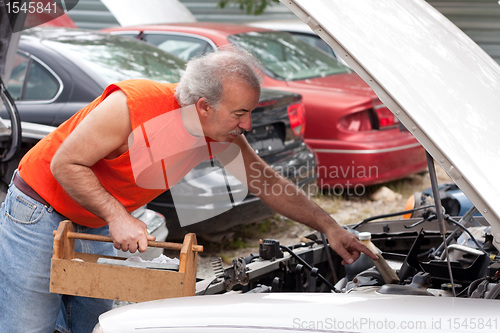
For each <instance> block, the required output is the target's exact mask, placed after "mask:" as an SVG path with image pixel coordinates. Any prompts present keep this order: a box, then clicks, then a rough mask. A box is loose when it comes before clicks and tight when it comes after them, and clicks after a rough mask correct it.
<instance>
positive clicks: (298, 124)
mask: <svg viewBox="0 0 500 333" xmlns="http://www.w3.org/2000/svg"><path fill="white" fill-rule="evenodd" d="M288 118H289V119H290V127H291V128H292V132H293V134H295V135H297V136H299V135H302V134H304V131H305V130H306V112H305V109H304V104H303V103H297V104H291V105H290V106H288Z"/></svg>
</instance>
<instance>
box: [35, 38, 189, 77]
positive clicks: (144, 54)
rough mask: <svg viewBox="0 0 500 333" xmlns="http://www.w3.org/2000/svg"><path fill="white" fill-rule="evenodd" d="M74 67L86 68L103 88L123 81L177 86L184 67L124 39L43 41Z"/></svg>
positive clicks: (164, 55) (176, 61) (161, 53)
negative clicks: (171, 83) (101, 81)
mask: <svg viewBox="0 0 500 333" xmlns="http://www.w3.org/2000/svg"><path fill="white" fill-rule="evenodd" d="M44 43H46V44H47V45H49V46H50V47H51V48H53V49H55V50H57V51H58V52H61V53H64V54H66V55H67V57H68V58H69V59H72V60H73V62H74V63H75V64H76V65H78V66H83V67H85V68H90V69H91V70H92V72H93V73H94V74H95V75H96V76H99V77H100V78H101V79H102V80H104V82H106V83H107V84H110V83H113V82H118V81H122V80H126V79H151V80H155V81H159V82H178V81H179V79H180V75H181V73H182V72H183V70H184V67H185V63H184V61H182V60H181V59H178V58H176V57H173V56H171V55H170V54H168V53H166V52H164V51H162V50H160V49H158V48H157V47H155V46H152V45H149V44H147V43H144V42H141V41H138V40H136V39H131V38H128V37H121V36H111V35H105V34H102V35H91V36H90V35H89V37H88V38H81V37H79V38H73V37H71V36H68V37H64V38H63V37H60V38H57V39H53V40H46V41H44Z"/></svg>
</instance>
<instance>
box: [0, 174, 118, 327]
mask: <svg viewBox="0 0 500 333" xmlns="http://www.w3.org/2000/svg"><path fill="white" fill-rule="evenodd" d="M63 220H67V219H66V218H65V217H64V216H62V215H61V214H59V213H58V212H56V211H55V210H54V209H53V208H52V207H47V206H45V205H43V204H41V203H39V202H37V201H36V200H33V199H32V198H30V197H28V196H27V195H25V194H24V193H22V192H21V191H19V189H17V187H15V185H14V184H12V183H11V185H10V186H9V190H8V193H7V197H6V198H5V201H4V203H3V204H2V207H1V209H0V323H1V324H0V332H6V333H7V332H9V333H10V332H26V333H28V332H43V333H53V332H54V329H55V328H57V329H58V330H59V331H61V332H72V333H80V332H81V333H90V332H91V331H92V328H93V327H94V325H95V324H96V323H97V321H98V317H99V315H100V314H101V313H103V312H105V311H108V310H110V309H111V308H112V306H113V301H111V300H103V299H96V298H87V297H77V296H67V295H60V294H53V293H51V292H49V283H50V260H51V258H52V247H53V241H54V237H53V235H52V232H53V230H56V229H57V227H58V225H59V222H61V221H63ZM73 226H74V227H75V231H76V232H85V233H92V234H99V235H109V230H108V228H107V226H106V227H102V228H87V227H83V226H81V225H77V224H73ZM75 251H77V252H84V253H95V254H103V255H116V251H115V249H114V247H113V244H112V243H102V242H93V241H82V240H76V242H75ZM56 320H57V327H56Z"/></svg>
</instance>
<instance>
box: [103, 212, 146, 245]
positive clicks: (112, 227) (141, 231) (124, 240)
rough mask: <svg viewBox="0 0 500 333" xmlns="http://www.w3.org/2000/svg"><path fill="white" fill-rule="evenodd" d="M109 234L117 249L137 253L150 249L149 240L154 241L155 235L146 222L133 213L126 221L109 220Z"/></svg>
mask: <svg viewBox="0 0 500 333" xmlns="http://www.w3.org/2000/svg"><path fill="white" fill-rule="evenodd" d="M109 234H110V236H111V238H112V239H113V244H114V246H115V248H116V249H117V250H122V251H130V253H135V252H136V251H137V250H139V252H141V253H142V252H145V251H146V250H147V249H148V241H154V240H155V239H156V237H155V236H153V235H150V234H149V233H148V230H147V228H146V224H145V223H144V222H142V221H141V220H139V219H136V218H135V217H133V216H132V215H129V218H128V219H126V220H125V221H123V220H122V221H113V222H109Z"/></svg>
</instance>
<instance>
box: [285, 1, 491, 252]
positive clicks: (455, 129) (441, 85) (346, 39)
mask: <svg viewBox="0 0 500 333" xmlns="http://www.w3.org/2000/svg"><path fill="white" fill-rule="evenodd" d="M281 1H282V2H283V4H284V5H286V6H287V7H289V8H290V10H292V11H293V12H294V13H295V14H296V15H297V16H298V17H299V18H300V19H301V20H302V21H304V22H305V23H307V24H308V25H309V26H310V27H311V28H312V29H313V30H314V31H315V32H316V33H317V34H318V35H319V36H320V37H321V38H322V39H323V40H325V41H326V42H327V43H328V44H329V45H330V46H331V47H332V48H333V49H334V50H335V52H337V54H339V56H340V57H341V58H342V59H344V60H345V61H346V62H347V64H348V65H349V66H351V68H353V69H354V70H355V71H356V72H357V73H358V74H359V75H360V76H361V77H362V78H363V79H364V80H365V81H366V82H367V83H368V84H369V85H370V86H371V87H372V89H373V90H374V91H375V92H376V93H377V95H378V96H379V98H380V99H381V100H382V102H384V104H385V105H387V106H388V107H389V109H390V110H391V111H392V112H393V113H394V114H395V115H396V116H397V117H398V118H399V120H400V121H401V122H402V123H403V124H404V125H405V126H406V128H408V129H409V130H410V132H411V133H412V134H413V135H414V136H415V137H416V138H417V140H418V141H419V142H420V143H421V144H422V145H423V146H424V148H425V149H426V150H427V151H428V152H429V153H430V154H431V155H432V157H433V158H434V159H435V160H436V162H437V164H439V165H440V166H441V167H442V168H443V169H444V170H445V171H446V173H447V174H448V175H449V176H450V177H451V178H452V179H453V180H454V181H455V183H456V184H457V185H458V186H459V187H460V189H461V190H462V191H463V192H464V193H465V194H466V195H467V197H468V198H469V199H470V200H471V201H472V202H473V203H474V205H475V206H476V207H477V209H478V210H479V211H480V212H481V214H482V215H483V216H484V217H485V218H486V220H487V221H488V222H489V223H490V225H491V228H492V234H493V235H494V245H495V247H496V248H497V249H500V177H498V166H499V165H500V149H499V147H498V145H499V143H500V132H499V131H498V124H500V66H499V65H498V64H497V63H496V62H495V61H494V60H493V59H492V58H491V57H490V56H488V55H487V54H486V53H485V52H484V51H483V50H482V49H481V48H480V47H479V46H478V45H476V44H475V43H474V42H473V41H472V40H471V39H470V38H469V37H468V36H467V35H465V34H464V33H463V32H462V31H461V30H460V29H459V28H457V27H456V26H455V25H454V24H453V23H451V22H450V21H449V20H448V19H447V18H445V17H444V16H443V15H442V14H441V13H439V12H438V11H437V10H435V9H434V8H433V7H432V6H430V5H429V4H427V3H426V2H425V1H423V0H378V1H372V0H357V1H352V0H315V1H310V0H286V1H283V0H281ZM374 13H376V14H374ZM401 32H404V33H401Z"/></svg>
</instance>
